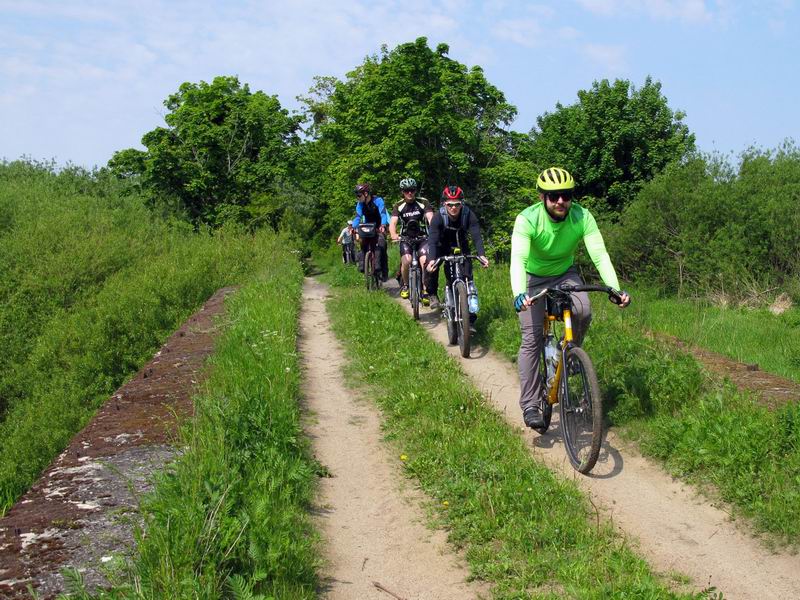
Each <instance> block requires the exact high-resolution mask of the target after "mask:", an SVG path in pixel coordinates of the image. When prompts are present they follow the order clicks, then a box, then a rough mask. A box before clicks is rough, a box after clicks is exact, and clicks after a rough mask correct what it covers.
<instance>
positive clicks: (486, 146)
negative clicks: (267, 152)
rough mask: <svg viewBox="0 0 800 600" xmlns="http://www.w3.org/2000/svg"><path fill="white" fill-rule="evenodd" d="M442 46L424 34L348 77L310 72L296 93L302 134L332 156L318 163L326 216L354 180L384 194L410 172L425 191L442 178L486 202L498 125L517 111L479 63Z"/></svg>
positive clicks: (502, 140)
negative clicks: (310, 80) (486, 173)
mask: <svg viewBox="0 0 800 600" xmlns="http://www.w3.org/2000/svg"><path fill="white" fill-rule="evenodd" d="M448 52H449V49H448V47H447V46H446V45H445V44H440V45H439V46H437V47H436V49H435V50H432V49H431V48H429V47H428V43H427V40H426V38H418V39H417V40H416V41H414V42H412V43H407V44H401V45H400V46H397V47H396V48H395V49H394V50H391V51H389V50H388V49H387V48H386V47H383V48H382V49H381V53H380V55H379V56H371V57H368V58H367V59H366V60H365V61H364V63H363V64H362V65H360V66H358V67H357V68H356V69H355V70H353V71H351V72H350V73H348V75H347V79H346V80H345V81H337V80H335V79H333V78H330V77H326V78H317V79H316V84H315V86H314V87H313V88H312V89H311V91H310V94H309V95H308V96H307V97H305V98H303V99H302V100H304V102H305V104H306V116H307V121H308V122H309V129H308V132H309V134H310V135H311V136H312V138H313V139H314V140H315V142H316V143H321V144H325V145H327V148H328V150H327V152H328V153H329V154H331V155H332V156H333V160H332V161H331V162H330V163H328V165H327V168H326V169H325V174H326V177H327V181H328V182H329V184H330V185H329V186H328V187H329V188H330V189H333V190H334V194H335V197H334V199H332V200H331V204H332V206H333V210H331V214H334V215H336V217H337V218H340V217H341V216H342V215H343V214H349V212H351V211H352V204H353V199H352V193H351V190H352V186H353V184H354V183H355V182H356V180H360V179H366V180H369V181H370V182H371V183H372V184H373V186H374V187H375V188H376V189H377V190H378V191H379V192H382V193H383V194H384V195H388V194H392V195H394V193H395V190H396V189H397V183H398V181H399V180H400V179H401V178H402V177H404V176H409V175H410V176H413V177H415V178H417V180H418V181H419V182H420V183H421V185H422V191H423V193H424V194H426V195H428V197H430V198H432V199H437V198H438V193H439V191H440V190H441V189H442V188H443V187H444V186H445V185H446V184H448V183H456V184H458V185H460V186H461V187H463V188H464V189H465V190H466V192H467V195H468V197H469V198H470V200H471V201H472V202H473V203H476V204H478V205H479V206H480V205H485V204H487V203H488V202H489V201H490V199H489V198H488V197H487V196H486V194H485V193H483V192H482V188H481V170H482V169H485V168H487V167H490V166H492V165H497V164H498V163H499V162H500V161H501V159H502V158H504V156H505V154H506V153H507V151H508V148H509V145H510V134H509V133H508V132H507V131H506V130H505V129H504V127H506V126H507V125H509V124H510V123H511V121H512V120H513V118H514V116H515V114H516V109H515V108H514V107H513V106H512V105H510V104H508V103H507V102H506V100H505V97H504V96H503V93H502V92H501V91H500V90H498V89H497V88H496V87H494V86H493V85H491V84H490V83H489V82H488V81H487V80H486V78H485V76H484V74H483V71H482V70H481V69H480V67H472V68H467V67H466V66H465V65H462V64H461V63H459V62H457V61H455V60H452V59H450V58H449V57H448V56H447V53H448Z"/></svg>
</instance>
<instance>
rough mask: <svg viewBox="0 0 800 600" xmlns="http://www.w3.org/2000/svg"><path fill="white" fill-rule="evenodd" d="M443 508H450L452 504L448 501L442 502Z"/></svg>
mask: <svg viewBox="0 0 800 600" xmlns="http://www.w3.org/2000/svg"><path fill="white" fill-rule="evenodd" d="M442 506H444V507H445V508H447V507H448V506H450V503H449V502H448V501H447V500H445V501H444V502H442Z"/></svg>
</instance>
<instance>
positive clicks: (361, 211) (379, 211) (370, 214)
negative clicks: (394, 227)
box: [353, 196, 389, 229]
mask: <svg viewBox="0 0 800 600" xmlns="http://www.w3.org/2000/svg"><path fill="white" fill-rule="evenodd" d="M362 220H363V222H364V223H375V225H388V224H389V213H388V212H386V206H385V205H384V204H383V198H381V197H380V196H373V197H372V202H371V203H370V205H365V203H364V202H356V218H355V219H353V229H355V228H356V227H358V224H359V223H361V221H362Z"/></svg>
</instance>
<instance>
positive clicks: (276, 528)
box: [101, 240, 319, 599]
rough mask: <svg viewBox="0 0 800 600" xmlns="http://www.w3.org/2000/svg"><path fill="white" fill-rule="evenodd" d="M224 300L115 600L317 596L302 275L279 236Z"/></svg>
mask: <svg viewBox="0 0 800 600" xmlns="http://www.w3.org/2000/svg"><path fill="white" fill-rule="evenodd" d="M266 246H267V248H268V249H269V251H270V254H269V255H270V257H271V260H269V261H265V263H264V267H263V270H261V271H260V272H259V277H258V280H257V281H255V282H253V283H251V284H249V285H247V286H245V287H244V288H243V289H242V290H241V291H239V292H238V293H237V294H236V295H235V296H233V297H232V298H230V299H228V300H226V309H227V314H226V322H228V323H229V324H230V326H229V329H228V330H227V331H226V332H225V333H224V335H223V337H222V339H221V340H220V341H219V342H218V343H217V349H216V351H215V353H214V355H213V357H212V358H211V359H210V375H209V379H208V380H207V382H206V384H205V390H204V392H203V393H202V394H201V395H199V396H198V397H196V398H195V410H196V415H195V418H194V419H193V420H191V421H190V422H188V423H186V425H185V427H184V429H183V432H182V440H183V443H184V445H185V450H184V452H183V453H182V455H181V457H180V458H179V459H178V460H177V461H176V463H175V464H174V465H173V466H171V467H170V468H169V469H168V470H167V472H165V473H164V474H162V475H161V476H159V478H158V480H157V486H156V488H155V491H154V492H153V493H152V494H151V495H149V496H148V497H146V498H145V499H144V501H143V503H142V512H143V515H144V520H145V526H144V528H143V530H142V531H141V532H140V533H139V535H138V536H137V542H138V543H137V550H136V555H135V557H134V560H133V563H132V565H131V567H130V569H129V571H128V573H127V575H126V577H125V578H124V580H122V581H120V582H119V583H118V584H117V585H116V587H115V589H114V590H112V591H111V592H108V593H103V594H101V596H102V597H115V598H128V597H130V598H220V597H237V598H249V597H260V598H281V599H284V598H287V599H295V598H314V597H316V585H317V578H316V568H317V564H318V560H319V559H318V557H317V554H316V550H317V547H316V534H315V533H314V532H313V531H312V528H311V525H310V522H309V519H308V509H309V505H310V502H311V499H312V495H313V490H314V486H315V481H316V475H317V472H318V468H317V466H316V463H315V462H314V461H313V459H312V458H311V456H310V452H309V448H308V445H307V442H306V439H305V438H304V435H303V432H302V429H301V427H300V421H299V406H298V398H299V385H300V380H301V375H302V374H301V371H300V365H299V359H298V355H297V352H296V337H297V315H298V311H299V308H300V293H301V286H302V270H301V267H300V264H299V262H298V261H297V259H296V258H295V257H294V256H293V255H292V254H291V253H289V252H287V251H286V250H284V249H282V248H281V244H280V241H279V240H274V241H272V242H270V243H268V244H266Z"/></svg>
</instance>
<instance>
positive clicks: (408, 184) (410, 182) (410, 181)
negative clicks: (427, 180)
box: [400, 177, 417, 191]
mask: <svg viewBox="0 0 800 600" xmlns="http://www.w3.org/2000/svg"><path fill="white" fill-rule="evenodd" d="M400 189H401V190H403V191H405V190H416V189H417V180H416V179H414V178H413V177H407V178H405V179H401V180H400Z"/></svg>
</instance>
